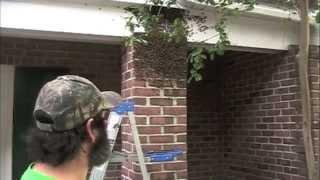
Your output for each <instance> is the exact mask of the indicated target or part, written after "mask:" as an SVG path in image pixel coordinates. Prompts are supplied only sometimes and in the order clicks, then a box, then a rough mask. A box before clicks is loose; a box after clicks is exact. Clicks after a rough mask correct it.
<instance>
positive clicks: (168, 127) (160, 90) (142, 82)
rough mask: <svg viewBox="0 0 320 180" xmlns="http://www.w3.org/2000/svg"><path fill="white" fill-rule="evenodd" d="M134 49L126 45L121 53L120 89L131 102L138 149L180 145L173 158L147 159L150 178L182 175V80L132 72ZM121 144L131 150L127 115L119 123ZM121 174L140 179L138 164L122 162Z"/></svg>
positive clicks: (160, 179)
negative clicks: (139, 145)
mask: <svg viewBox="0 0 320 180" xmlns="http://www.w3.org/2000/svg"><path fill="white" fill-rule="evenodd" d="M140 50H141V49H140ZM135 53H136V52H135V51H134V50H133V48H128V49H127V52H126V53H125V56H124V57H123V64H122V88H121V89H122V95H123V96H124V97H126V98H127V99H131V100H133V101H134V102H135V119H136V122H137V126H138V131H139V132H138V133H139V137H140V141H141V144H142V150H143V151H144V152H146V151H151V150H154V151H159V150H169V149H172V148H181V149H182V150H183V151H184V154H183V155H182V156H180V157H178V158H177V159H176V160H174V161H168V162H163V163H148V165H147V168H148V171H149V172H150V174H151V179H152V180H173V179H186V178H187V162H186V150H187V145H186V131H187V127H186V125H187V124H186V81H185V80H181V81H180V80H173V81H168V80H160V79H155V78H147V77H142V76H139V75H138V74H137V73H136V71H139V69H137V64H136V63H137V61H139V59H137V58H136V57H135ZM140 70H141V69H140ZM139 74H140V73H139ZM122 148H123V150H124V151H125V152H128V153H132V152H134V151H135V147H134V145H133V139H132V135H131V129H130V127H129V123H128V120H127V119H126V120H125V121H124V123H123V124H122ZM122 178H123V179H126V180H127V179H133V180H139V179H141V178H142V177H141V174H140V173H139V167H138V164H137V163H135V162H132V161H127V162H125V163H123V166H122Z"/></svg>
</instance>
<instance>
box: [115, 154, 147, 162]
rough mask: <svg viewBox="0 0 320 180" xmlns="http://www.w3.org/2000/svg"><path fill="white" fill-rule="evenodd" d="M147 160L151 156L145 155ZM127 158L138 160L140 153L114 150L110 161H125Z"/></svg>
mask: <svg viewBox="0 0 320 180" xmlns="http://www.w3.org/2000/svg"><path fill="white" fill-rule="evenodd" d="M144 159H145V162H149V161H150V158H147V157H145V158H144ZM126 160H131V161H134V162H138V161H139V160H138V155H137V154H135V153H123V152H119V151H113V152H112V155H111V158H110V162H124V161H126Z"/></svg>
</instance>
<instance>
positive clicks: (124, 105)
mask: <svg viewBox="0 0 320 180" xmlns="http://www.w3.org/2000/svg"><path fill="white" fill-rule="evenodd" d="M133 111H134V103H133V102H132V101H123V102H121V103H120V104H119V105H118V106H117V107H115V108H114V109H112V111H111V112H110V115H109V119H108V124H107V133H108V141H109V144H110V152H109V153H110V157H111V158H110V159H109V160H107V161H106V162H105V163H103V164H102V165H100V166H97V167H93V168H92V171H91V173H90V177H89V180H103V179H104V176H105V175H106V170H107V168H108V165H109V163H110V162H124V161H126V160H132V161H135V162H139V165H140V169H141V173H142V177H143V180H150V174H149V173H148V171H147V166H146V162H165V161H172V160H174V159H175V157H177V156H179V155H181V154H183V152H182V150H181V149H178V148H177V149H172V150H166V151H150V152H146V153H143V151H142V148H141V143H140V139H139V135H138V129H137V125H136V121H135V118H134V114H133ZM125 114H128V118H129V123H130V127H131V132H132V137H133V141H134V144H135V147H136V151H137V152H136V154H127V153H123V152H118V151H113V147H114V145H115V140H116V137H117V135H118V131H119V127H120V126H121V119H122V116H123V115H125Z"/></svg>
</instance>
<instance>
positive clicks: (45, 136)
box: [26, 113, 108, 166]
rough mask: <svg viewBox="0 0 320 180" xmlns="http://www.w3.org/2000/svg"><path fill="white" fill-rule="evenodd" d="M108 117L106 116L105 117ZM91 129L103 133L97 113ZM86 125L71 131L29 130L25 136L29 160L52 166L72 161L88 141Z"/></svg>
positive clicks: (102, 120) (101, 123)
mask: <svg viewBox="0 0 320 180" xmlns="http://www.w3.org/2000/svg"><path fill="white" fill-rule="evenodd" d="M106 117H108V116H106ZM93 119H94V120H93V123H92V128H93V129H98V132H100V133H101V132H104V128H105V125H104V123H105V122H104V118H103V117H102V116H101V113H98V114H97V115H96V116H95V117H94V118H93ZM86 123H87V121H86V122H85V123H83V124H82V125H81V126H79V127H76V128H74V129H71V130H65V131H58V132H48V131H42V130H40V129H38V128H31V129H30V130H29V132H28V134H27V136H26V143H27V151H28V154H29V158H30V160H32V161H33V162H43V163H47V164H50V165H52V166H58V165H61V164H62V163H64V162H66V161H69V160H72V159H73V158H74V157H75V155H77V153H78V152H79V151H80V150H81V149H82V146H81V144H82V143H83V142H84V141H85V140H88V136H87V133H86Z"/></svg>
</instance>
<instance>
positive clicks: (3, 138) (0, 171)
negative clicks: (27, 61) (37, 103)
mask: <svg viewBox="0 0 320 180" xmlns="http://www.w3.org/2000/svg"><path fill="white" fill-rule="evenodd" d="M14 75H15V68H14V66H12V65H3V64H0V176H1V177H2V178H4V180H11V179H12V133H13V101H14Z"/></svg>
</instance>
